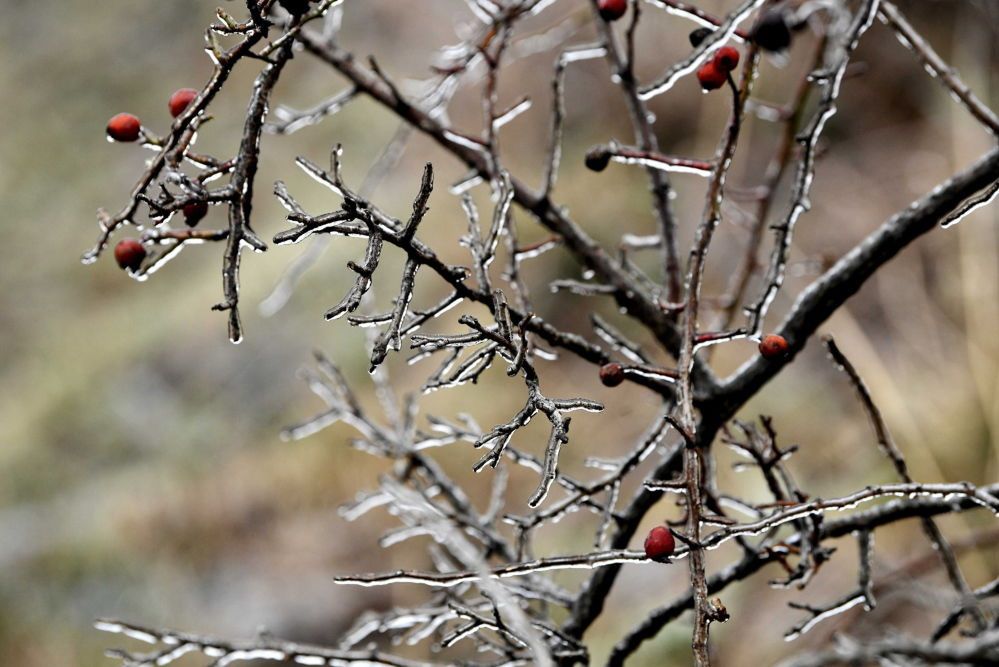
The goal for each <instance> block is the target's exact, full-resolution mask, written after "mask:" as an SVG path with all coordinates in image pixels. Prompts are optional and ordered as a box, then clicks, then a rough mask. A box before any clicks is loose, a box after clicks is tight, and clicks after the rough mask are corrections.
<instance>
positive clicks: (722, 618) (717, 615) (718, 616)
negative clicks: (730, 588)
mask: <svg viewBox="0 0 999 667" xmlns="http://www.w3.org/2000/svg"><path fill="white" fill-rule="evenodd" d="M708 616H709V617H710V618H711V620H712V621H715V622H717V623H724V622H726V621H727V620H728V619H730V618H731V617H732V616H731V615H730V614H729V613H728V609H726V608H725V605H724V604H722V601H721V598H711V599H710V600H708Z"/></svg>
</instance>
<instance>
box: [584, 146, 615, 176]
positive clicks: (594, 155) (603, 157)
mask: <svg viewBox="0 0 999 667" xmlns="http://www.w3.org/2000/svg"><path fill="white" fill-rule="evenodd" d="M583 161H584V163H585V164H586V167H587V169H592V170H593V171H603V170H604V169H606V168H607V165H608V164H609V163H610V153H608V152H607V149H606V148H604V147H602V146H594V147H593V148H591V149H590V150H588V151H586V158H585V159H584V160H583Z"/></svg>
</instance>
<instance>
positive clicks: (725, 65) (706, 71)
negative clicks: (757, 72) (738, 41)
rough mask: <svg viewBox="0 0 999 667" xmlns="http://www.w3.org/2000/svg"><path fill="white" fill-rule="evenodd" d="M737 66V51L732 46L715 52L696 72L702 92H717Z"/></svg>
mask: <svg viewBox="0 0 999 667" xmlns="http://www.w3.org/2000/svg"><path fill="white" fill-rule="evenodd" d="M691 39H693V38H691ZM738 65H739V50H738V49H736V48H735V47H734V46H723V47H721V48H720V49H718V50H717V51H715V55H714V57H713V58H712V59H711V60H709V61H708V62H706V63H705V64H703V65H701V67H700V69H698V70H697V80H698V81H700V83H701V88H703V89H704V90H717V89H718V88H721V87H722V86H724V85H725V82H726V81H728V79H729V76H730V73H731V72H732V70H734V69H735V68H736V67H737V66H738Z"/></svg>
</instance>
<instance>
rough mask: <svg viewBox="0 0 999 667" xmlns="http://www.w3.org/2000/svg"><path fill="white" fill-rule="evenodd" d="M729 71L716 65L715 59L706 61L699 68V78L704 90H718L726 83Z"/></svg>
mask: <svg viewBox="0 0 999 667" xmlns="http://www.w3.org/2000/svg"><path fill="white" fill-rule="evenodd" d="M727 79H728V73H727V72H724V71H722V70H721V68H719V67H718V66H717V65H715V63H714V61H712V62H709V63H705V64H704V65H701V67H700V68H699V69H698V70H697V80H698V81H700V82H701V88H703V89H704V90H717V89H719V88H721V87H722V86H724V85H725V81H726V80H727Z"/></svg>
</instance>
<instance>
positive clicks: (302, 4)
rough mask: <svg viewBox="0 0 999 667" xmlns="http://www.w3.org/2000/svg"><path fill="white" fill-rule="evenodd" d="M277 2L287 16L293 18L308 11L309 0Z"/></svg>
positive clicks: (281, 0)
mask: <svg viewBox="0 0 999 667" xmlns="http://www.w3.org/2000/svg"><path fill="white" fill-rule="evenodd" d="M278 2H279V4H280V5H281V6H282V7H284V8H285V10H286V11H287V12H288V13H289V14H294V15H295V16H298V15H299V14H304V13H305V12H307V11H309V4H310V0H278Z"/></svg>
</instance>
